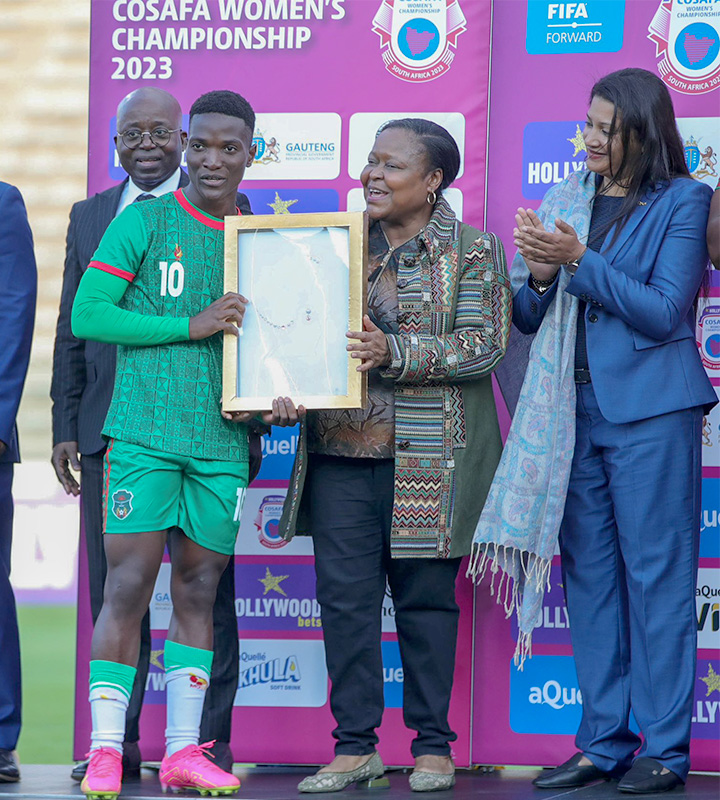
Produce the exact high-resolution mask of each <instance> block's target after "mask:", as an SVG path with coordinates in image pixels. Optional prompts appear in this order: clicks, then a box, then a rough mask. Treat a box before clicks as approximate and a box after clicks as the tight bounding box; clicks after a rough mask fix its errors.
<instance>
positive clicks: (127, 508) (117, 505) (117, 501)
mask: <svg viewBox="0 0 720 800" xmlns="http://www.w3.org/2000/svg"><path fill="white" fill-rule="evenodd" d="M132 499H133V493H132V492H128V491H127V489H118V490H117V492H115V494H113V496H112V512H113V514H115V516H116V517H117V518H118V519H125V517H128V516H130V512H131V511H132V510H133V507H132Z"/></svg>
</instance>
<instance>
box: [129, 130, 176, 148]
mask: <svg viewBox="0 0 720 800" xmlns="http://www.w3.org/2000/svg"><path fill="white" fill-rule="evenodd" d="M181 130H182V128H175V130H174V131H169V130H168V129H167V128H155V130H154V131H141V130H138V129H137V128H130V130H128V131H123V132H122V133H120V131H118V136H119V137H120V138H121V139H122V143H123V144H124V145H125V147H127V148H128V149H129V150H134V149H135V148H136V147H139V146H140V145H141V144H142V141H143V137H145V136H148V137H150V141H151V142H152V143H153V144H154V145H155V146H156V147H165V145H166V144H167V143H168V142H169V141H170V134H172V133H177V132H178V131H181Z"/></svg>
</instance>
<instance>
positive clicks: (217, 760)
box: [207, 740, 233, 772]
mask: <svg viewBox="0 0 720 800" xmlns="http://www.w3.org/2000/svg"><path fill="white" fill-rule="evenodd" d="M207 752H208V753H210V754H211V755H212V756H214V757H213V758H212V759H211V760H212V762H213V764H216V765H217V766H218V767H220V769H222V770H224V771H225V772H232V766H233V754H232V750H230V745H229V744H228V743H227V742H219V741H217V740H216V741H214V742H213V745H212V747H211V748H209V750H208V751H207Z"/></svg>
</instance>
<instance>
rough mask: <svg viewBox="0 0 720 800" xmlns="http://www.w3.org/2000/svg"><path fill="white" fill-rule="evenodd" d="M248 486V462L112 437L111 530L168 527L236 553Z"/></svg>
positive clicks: (107, 520) (107, 502)
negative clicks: (170, 450) (193, 455)
mask: <svg viewBox="0 0 720 800" xmlns="http://www.w3.org/2000/svg"><path fill="white" fill-rule="evenodd" d="M247 485H248V465H247V462H237V461H213V460H210V459H205V458H191V457H190V456H177V455H173V454H172V453H163V452H161V451H159V450H151V449H149V448H147V447H143V446H142V445H136V444H130V443H129V442H123V441H120V440H118V439H110V441H109V442H108V448H107V451H106V452H105V470H104V478H103V529H104V531H105V533H145V532H147V531H164V530H167V529H168V528H172V527H173V526H174V525H177V526H178V527H179V528H182V529H183V531H184V533H185V535H186V536H187V537H188V538H190V539H192V540H193V541H194V542H197V543H198V544H200V545H202V546H203V547H207V548H208V550H214V551H215V552H216V553H224V554H226V555H232V554H233V552H234V551H235V539H236V538H237V533H238V528H239V526H240V513H241V512H242V507H243V503H244V501H245V492H246V491H247Z"/></svg>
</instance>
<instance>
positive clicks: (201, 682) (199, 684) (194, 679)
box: [190, 675, 208, 689]
mask: <svg viewBox="0 0 720 800" xmlns="http://www.w3.org/2000/svg"><path fill="white" fill-rule="evenodd" d="M190 686H191V687H192V688H193V689H207V687H208V682H207V681H206V680H205V678H201V677H200V676H199V675H190Z"/></svg>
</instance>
